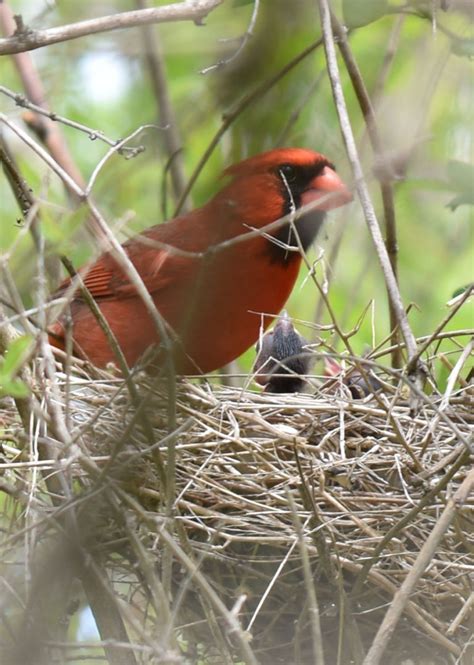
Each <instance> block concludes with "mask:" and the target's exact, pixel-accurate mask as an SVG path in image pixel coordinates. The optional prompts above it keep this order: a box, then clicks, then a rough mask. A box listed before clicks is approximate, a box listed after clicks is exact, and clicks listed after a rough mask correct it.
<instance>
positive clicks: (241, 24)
mask: <svg viewBox="0 0 474 665" xmlns="http://www.w3.org/2000/svg"><path fill="white" fill-rule="evenodd" d="M10 4H11V6H12V9H13V11H14V12H15V13H21V14H22V15H23V19H24V22H25V23H26V24H27V25H29V26H30V27H32V28H46V27H50V26H56V25H62V24H67V23H71V22H75V21H79V20H83V19H85V18H93V17H98V16H102V15H106V14H113V13H115V12H118V11H126V10H131V9H136V8H137V3H135V2H134V1H133V0H89V1H84V2H80V3H79V2H71V1H70V2H57V3H55V2H49V1H48V2H47V1H46V0H12V2H11V3H10ZM150 4H151V3H150ZM152 4H153V5H155V6H159V5H165V4H168V3H167V2H156V1H155V2H153V3H152ZM402 4H403V5H406V3H401V2H396V1H394V2H391V3H386V2H384V1H383V0H380V1H378V2H376V3H374V2H373V0H371V1H366V0H360V1H357V2H356V1H352V2H350V1H349V2H348V1H346V2H344V3H342V5H341V3H340V2H337V3H333V7H334V9H335V11H336V13H337V15H338V16H339V18H340V19H341V20H343V21H345V23H346V24H347V25H349V27H352V32H351V34H350V44H351V47H352V49H353V53H354V56H355V58H356V60H357V62H358V65H359V67H360V70H361V72H362V76H363V78H364V81H365V83H366V86H367V88H368V90H369V93H370V94H371V95H372V98H373V101H374V104H375V107H376V113H377V119H378V123H379V129H380V133H381V136H382V139H383V142H384V145H385V147H386V150H387V152H388V154H389V156H390V159H391V158H392V157H393V159H394V163H395V164H396V165H400V164H401V171H402V172H403V173H402V177H401V178H400V179H398V180H395V181H394V182H393V187H394V193H395V204H396V219H397V230H398V238H399V275H400V286H401V292H402V296H403V299H404V302H405V304H406V305H408V304H410V303H413V304H414V305H415V307H414V308H413V309H412V310H411V313H410V322H411V325H412V327H413V331H414V333H415V335H417V336H421V335H428V334H430V333H431V332H432V331H433V330H434V328H435V327H436V325H437V324H438V323H439V321H441V320H442V319H443V317H444V316H446V314H447V313H448V311H449V310H448V308H447V306H446V302H447V301H448V300H449V299H450V298H451V297H452V296H453V293H454V292H455V291H456V290H457V289H459V288H460V287H463V286H465V285H466V284H468V283H470V282H471V281H472V280H473V272H474V249H473V207H472V205H471V204H472V190H473V188H474V182H473V177H472V176H473V172H474V171H473V168H472V166H469V165H472V163H473V131H474V125H473V118H474V115H473V111H474V86H473V73H472V68H473V63H472V53H473V52H474V49H473V43H474V42H473V34H474V31H473V24H472V12H473V9H472V3H471V2H465V1H463V0H458V1H456V0H453V1H452V2H448V3H445V2H444V3H440V2H437V3H434V5H435V6H436V7H437V12H436V14H435V16H434V18H429V17H425V18H422V17H420V16H413V15H410V13H413V12H423V11H425V10H426V9H428V10H430V9H431V8H432V7H433V3H432V2H431V0H430V1H429V2H420V0H413V1H412V2H409V3H408V5H407V6H408V10H407V11H408V12H409V13H405V14H401V13H400V11H399V7H400V6H401V5H402ZM443 7H448V8H449V11H447V12H446V11H443ZM253 9H254V5H253V2H248V1H247V0H226V1H225V2H223V3H222V5H221V6H220V7H219V8H217V9H216V10H215V11H213V12H212V13H211V14H210V15H209V17H208V18H207V20H206V21H205V25H202V26H196V25H194V24H193V23H189V22H183V23H170V24H162V25H159V26H154V27H153V28H152V30H153V33H154V35H155V38H156V39H157V40H159V42H160V47H161V50H162V52H163V55H164V61H165V66H166V73H167V83H168V89H169V95H170V98H171V102H172V106H173V111H174V117H175V122H176V125H177V127H178V128H179V132H180V135H181V139H182V146H183V151H182V155H183V158H184V167H185V172H186V176H187V177H189V176H190V175H191V174H192V172H193V169H194V167H195V166H196V164H197V163H198V161H199V159H200V157H201V156H202V154H203V152H204V151H205V149H206V148H207V146H208V144H209V141H210V140H211V138H212V137H213V135H214V134H215V132H216V131H217V130H218V128H219V127H220V125H221V122H222V117H223V115H224V114H226V113H228V112H231V111H232V110H233V109H234V108H235V107H236V106H237V105H238V104H239V102H240V101H241V100H242V99H243V98H244V97H245V96H246V95H247V94H249V93H250V92H252V91H253V90H255V89H256V88H257V87H258V86H260V85H262V83H263V82H264V81H265V80H267V79H270V78H271V77H272V76H273V75H274V74H276V73H277V72H278V71H279V70H280V69H281V68H282V67H283V66H285V65H286V64H287V63H288V62H289V61H291V59H292V58H294V57H295V56H297V55H298V54H299V53H300V52H302V51H303V50H304V49H305V48H306V47H307V46H308V45H310V44H311V43H313V42H314V41H315V40H316V39H318V38H319V36H320V26H319V16H318V11H317V2H315V1H314V0H292V1H291V2H288V1H287V0H262V2H261V3H260V10H259V13H258V16H257V21H256V26H255V31H254V35H253V36H252V37H251V38H249V39H248V41H247V43H246V44H245V46H244V48H243V49H242V52H241V53H240V54H239V56H238V57H237V58H235V59H234V60H232V61H231V62H229V63H228V64H227V65H225V66H222V67H218V68H215V69H212V70H211V71H208V72H207V73H205V74H203V73H201V70H203V69H205V68H208V67H210V66H212V65H213V64H215V63H218V62H219V61H220V60H222V59H225V58H228V57H231V56H232V54H233V53H235V51H236V50H237V48H238V46H239V41H238V40H239V39H240V38H241V37H242V36H243V35H244V34H245V32H246V30H247V27H248V25H249V21H250V18H251V15H252V11H253ZM359 24H362V25H359ZM391 51H393V58H392V57H391V56H390V52H391ZM31 57H32V58H33V60H34V63H35V65H36V67H37V68H38V71H39V73H40V76H41V79H42V81H43V84H44V86H45V91H46V99H47V101H48V103H49V106H50V108H51V109H52V110H54V111H55V112H56V113H58V114H61V115H63V116H66V117H68V118H70V119H73V120H75V121H78V122H82V123H84V124H85V125H88V126H89V127H91V128H93V129H94V130H97V131H101V132H103V133H104V134H106V135H107V136H108V137H110V138H113V139H118V138H123V137H125V136H127V135H128V134H129V133H131V132H132V131H134V130H135V129H136V128H137V127H139V126H140V125H142V124H148V123H156V124H158V125H159V124H160V122H161V119H160V113H159V109H158V106H157V101H156V99H155V97H154V94H153V91H152V87H151V85H150V76H149V69H148V65H147V62H146V54H145V48H144V39H143V33H142V31H141V29H140V28H133V29H128V30H123V31H116V32H111V33H104V34H99V35H95V36H90V37H86V38H81V39H78V40H75V41H71V42H66V43H62V44H56V45H53V46H49V47H47V48H43V49H40V50H37V51H33V52H31ZM0 67H1V72H0V78H1V83H2V84H3V85H4V86H7V87H8V88H10V89H12V90H14V91H18V92H22V85H21V82H20V80H19V78H18V76H17V74H16V72H15V68H14V65H13V63H12V62H11V60H10V59H9V58H8V57H4V58H2V59H1V61H0ZM340 68H341V76H342V81H343V86H344V92H345V95H346V100H347V103H348V107H349V113H350V118H351V122H352V127H353V131H354V134H355V136H356V138H357V141H358V145H359V147H360V150H361V156H362V160H363V166H364V171H365V175H366V177H367V180H368V182H369V184H370V189H371V193H372V195H373V201H374V204H375V207H376V210H377V212H378V213H380V216H379V219H380V221H381V223H382V219H383V215H382V214H381V210H382V208H381V200H380V187H379V184H378V181H377V180H376V178H375V176H374V158H373V153H372V151H371V149H370V146H369V144H368V141H367V136H366V132H365V125H364V120H363V118H362V116H361V113H360V110H359V107H358V104H357V101H356V99H355V95H354V92H353V89H352V87H351V84H350V81H349V79H348V76H347V73H346V72H345V69H344V65H343V63H342V62H341V61H340ZM0 108H1V110H2V111H3V112H4V113H6V114H7V115H8V116H9V117H10V119H11V120H12V121H15V122H17V123H20V124H21V123H22V114H23V113H24V111H23V110H22V109H20V108H18V107H16V106H15V104H14V102H12V101H11V100H9V99H8V98H6V97H4V96H3V95H0ZM62 129H63V131H64V134H65V136H66V137H67V142H68V145H69V148H70V151H71V153H72V155H73V157H74V159H75V161H76V163H77V165H78V166H79V168H80V170H81V172H82V174H83V175H84V177H85V179H87V178H89V177H90V175H91V173H92V171H93V169H94V168H95V166H96V165H97V163H98V162H99V160H100V159H101V158H102V156H103V155H104V154H105V153H106V151H107V149H108V147H107V146H106V145H105V144H104V143H102V142H100V141H98V140H90V138H89V137H88V136H87V135H86V134H84V133H81V132H79V131H77V130H74V129H70V128H67V127H64V128H62ZM165 131H166V130H149V131H147V132H146V133H145V134H143V135H142V136H141V137H139V139H138V140H137V141H135V142H134V143H135V144H143V145H145V146H146V150H145V152H143V153H141V154H140V155H138V156H137V157H136V158H134V159H130V160H126V159H124V158H123V157H121V156H118V155H115V156H113V157H112V158H111V159H110V160H109V161H108V163H107V165H106V167H105V168H104V169H103V171H102V172H101V174H100V176H99V178H98V180H97V183H96V185H95V187H94V192H93V195H94V199H95V201H96V202H97V204H98V206H99V208H100V210H101V211H102V212H103V214H104V216H105V217H106V219H107V220H108V222H109V223H110V225H111V226H112V227H113V228H116V227H121V229H120V230H117V234H118V237H119V238H121V239H124V238H125V237H126V236H127V235H129V234H130V233H131V232H133V231H137V230H140V229H142V228H144V227H147V226H151V225H152V224H155V223H157V222H159V221H161V220H162V219H163V217H164V215H166V216H171V215H172V212H173V209H174V207H175V201H174V200H173V194H172V189H171V187H170V184H169V178H167V177H166V174H165V172H164V167H165V164H166V162H167V159H168V155H167V154H166V149H165V143H164V138H163V135H164V132H165ZM4 136H5V138H6V139H7V141H8V143H9V146H10V148H11V150H12V152H13V153H14V155H15V157H16V158H17V160H18V162H19V165H20V167H21V170H22V172H23V174H24V176H25V177H26V179H27V181H28V183H29V185H30V186H31V187H32V189H33V191H34V193H35V195H36V196H38V197H39V198H40V199H41V201H42V202H43V206H42V211H43V219H44V231H45V234H46V236H47V238H48V239H49V241H50V243H51V245H52V247H53V248H54V249H55V250H56V251H58V252H63V253H66V254H67V255H68V256H69V257H70V258H71V259H72V260H73V262H74V263H75V264H76V265H77V266H79V265H80V264H82V263H83V262H84V261H86V260H87V258H88V257H89V256H90V255H91V253H92V252H93V251H94V243H93V242H91V241H90V240H89V239H88V238H87V237H86V235H85V234H84V233H81V226H82V224H83V222H84V215H83V213H77V212H75V211H74V210H73V208H72V206H71V205H70V203H68V200H67V197H66V195H65V192H64V189H63V187H62V185H61V183H60V182H59V180H58V179H57V178H56V176H54V175H53V174H51V173H48V171H47V169H45V167H44V165H43V164H42V163H41V162H40V161H39V159H38V158H37V157H36V156H35V155H34V154H32V152H31V150H30V149H28V147H26V146H25V145H23V144H22V143H21V142H20V141H19V140H18V139H17V138H15V137H13V136H12V135H11V134H10V133H9V132H8V131H6V132H5V134H4ZM277 145H287V146H303V147H308V148H313V149H316V150H318V151H320V152H322V153H324V154H326V155H327V156H328V157H329V158H330V159H331V160H332V161H333V162H334V163H335V164H336V166H337V168H338V170H339V172H340V173H342V175H343V177H344V178H345V179H346V181H348V182H351V175H350V169H349V165H348V162H347V158H346V156H345V151H344V147H343V144H342V140H341V134H340V131H339V125H338V120H337V115H336V111H335V108H334V104H333V99H332V94H331V89H330V85H329V81H328V77H327V74H326V69H325V58H324V51H323V49H322V48H319V49H318V50H316V51H314V52H313V53H312V54H310V55H309V56H308V57H306V58H305V59H304V60H303V61H302V62H301V63H300V64H298V65H297V66H296V67H294V68H293V69H292V70H291V71H290V72H289V73H288V74H287V75H286V76H285V77H283V78H282V79H281V80H280V81H279V82H278V83H277V84H276V85H274V86H273V87H271V88H270V89H269V90H268V91H267V92H266V93H265V94H264V95H262V96H260V97H259V98H258V99H257V100H256V101H254V102H253V103H252V104H250V105H249V106H248V107H247V108H246V110H245V111H244V112H243V113H242V114H241V115H239V116H238V117H237V118H236V120H235V122H234V123H233V124H232V125H231V127H230V128H229V129H228V130H227V131H226V132H225V134H224V135H223V137H222V139H221V140H220V142H219V144H218V146H217V148H216V150H215V151H214V152H213V154H212V157H211V159H210V160H209V162H208V163H207V164H206V166H205V169H204V170H203V172H202V174H201V175H200V177H199V179H198V181H197V183H196V185H195V186H194V188H193V190H192V193H191V198H192V205H193V206H197V205H200V204H202V203H203V202H204V201H206V200H207V199H208V198H209V197H210V196H212V195H213V193H215V192H216V191H217V189H218V188H219V187H220V181H219V175H220V173H221V171H222V169H223V168H224V167H225V166H226V165H228V164H230V163H232V162H234V161H237V160H239V159H241V158H244V157H246V156H248V155H251V154H255V153H257V152H261V151H263V150H267V149H271V148H273V147H275V146H277ZM390 163H391V162H390ZM165 189H166V191H167V197H166V205H165V201H164V199H163V191H164V190H165ZM458 195H459V196H460V201H461V205H459V206H458V207H456V209H455V210H454V211H453V210H451V209H450V208H448V207H447V204H448V203H449V202H450V201H452V200H453V198H454V197H456V196H458ZM469 201H470V202H471V204H470V203H469ZM0 206H1V207H0V214H1V216H0V250H2V251H3V252H9V249H10V247H11V244H12V243H13V242H14V241H15V239H16V238H17V236H18V233H19V223H18V219H19V218H20V217H21V215H20V213H19V211H18V208H17V205H16V203H15V200H14V198H13V196H12V194H11V192H10V189H9V186H8V183H7V182H6V180H5V178H4V177H3V174H2V175H1V176H0ZM164 207H166V211H167V212H166V213H164V212H163V208H164ZM20 226H21V223H20ZM338 238H340V247H339V248H338V251H337V252H336V253H334V251H333V248H334V243H336V242H338ZM321 250H324V255H323V258H322V259H321V260H320V261H319V262H318V268H317V275H318V278H319V279H320V281H321V282H323V281H324V280H325V279H326V278H329V279H330V285H329V298H330V302H331V305H332V307H333V309H334V311H335V313H336V316H337V318H338V321H339V322H340V324H341V325H342V327H343V328H344V330H349V329H350V328H351V327H352V326H353V325H354V324H355V323H356V322H357V321H358V319H359V318H360V316H361V315H362V313H363V312H364V310H365V309H366V308H367V306H368V305H369V303H372V305H371V307H370V308H369V310H368V313H367V314H366V316H365V317H364V319H363V323H362V326H361V329H360V331H359V332H358V333H357V335H356V336H355V338H354V339H353V346H354V350H355V351H356V352H359V353H361V352H363V351H364V349H365V348H366V346H374V345H375V344H376V343H378V342H380V341H381V340H382V339H384V338H385V337H386V336H387V334H388V332H389V326H388V313H387V299H386V294H385V287H384V281H383V277H382V273H381V270H380V267H379V265H378V261H377V257H376V255H375V251H374V248H373V245H372V241H371V239H370V237H369V234H368V231H367V228H366V225H365V221H364V219H363V215H362V213H361V208H360V205H359V203H358V202H357V201H355V202H354V203H353V204H351V205H350V206H347V207H344V208H342V209H341V210H337V211H335V212H333V213H332V214H331V215H330V219H329V220H328V222H327V224H326V226H325V229H324V233H323V234H322V235H321V236H320V237H319V239H318V243H317V246H316V247H315V251H314V252H313V253H312V255H311V256H312V258H314V259H315V258H316V257H317V256H319V255H320V254H321ZM32 251H33V250H32V246H31V243H30V241H29V240H28V238H27V237H25V238H24V239H23V240H22V241H21V242H20V243H19V244H17V245H16V246H15V249H14V251H13V252H12V254H11V256H9V264H10V267H11V270H12V271H13V274H14V275H15V278H16V279H17V283H18V286H19V288H20V290H21V294H22V296H23V298H24V300H25V304H26V305H30V304H31V303H32V301H33V298H32V296H33V294H32V284H33V283H34V282H32V278H33V276H34V261H33V260H32ZM306 272H307V271H306V270H305V269H304V270H303V272H302V275H301V279H300V281H299V284H298V286H297V287H296V288H295V290H294V292H293V295H292V297H291V300H290V301H289V303H288V311H289V313H290V315H292V316H293V317H295V318H296V319H298V320H305V321H308V322H313V321H314V320H315V315H316V313H317V312H318V301H319V296H318V293H317V290H316V288H315V286H314V284H313V283H312V282H311V280H308V279H305V277H306ZM51 286H53V285H51ZM319 314H320V315H321V317H322V318H320V319H319V320H320V322H322V323H327V322H328V320H329V319H328V315H327V313H326V312H325V311H324V308H323V309H322V310H321V311H320V312H319ZM473 318H474V317H473V310H472V306H469V305H468V306H465V307H463V308H462V310H461V311H460V312H458V313H457V314H456V315H455V317H454V318H453V319H452V321H451V322H450V324H449V329H452V330H455V329H456V330H457V329H463V328H470V327H472V326H473V324H474V320H473ZM299 327H300V330H301V332H303V334H305V335H306V336H308V337H311V335H312V332H311V330H309V329H308V328H306V327H305V326H304V325H303V324H301V325H299ZM338 348H339V349H340V350H342V345H339V347H338ZM253 356H254V353H253V351H250V352H248V353H247V354H246V358H245V359H244V361H243V364H242V367H243V368H244V369H248V367H249V363H250V362H251V360H252V359H253Z"/></svg>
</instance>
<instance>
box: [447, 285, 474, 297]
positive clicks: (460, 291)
mask: <svg viewBox="0 0 474 665" xmlns="http://www.w3.org/2000/svg"><path fill="white" fill-rule="evenodd" d="M472 288H474V284H466V285H465V286H460V287H459V288H458V289H456V291H455V292H454V293H453V295H452V296H451V299H452V298H457V297H458V296H460V295H462V294H463V293H465V292H466V291H467V290H468V289H472Z"/></svg>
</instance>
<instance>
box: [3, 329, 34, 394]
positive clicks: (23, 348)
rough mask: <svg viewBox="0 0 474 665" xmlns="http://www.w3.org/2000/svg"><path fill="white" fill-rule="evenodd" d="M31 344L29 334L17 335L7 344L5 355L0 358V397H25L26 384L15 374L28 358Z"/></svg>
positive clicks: (27, 391)
mask: <svg viewBox="0 0 474 665" xmlns="http://www.w3.org/2000/svg"><path fill="white" fill-rule="evenodd" d="M32 345H33V339H32V337H31V336H30V335H22V336H21V337H17V338H16V339H14V340H13V341H12V342H11V343H10V344H9V346H8V349H7V352H6V354H5V357H4V358H0V397H4V396H5V395H10V396H11V397H27V395H28V393H29V390H28V386H27V385H26V384H25V383H24V382H23V381H21V379H18V378H16V375H17V374H18V371H19V370H20V369H21V367H22V366H23V365H24V363H25V362H26V360H27V359H28V356H29V354H30V352H31V347H32Z"/></svg>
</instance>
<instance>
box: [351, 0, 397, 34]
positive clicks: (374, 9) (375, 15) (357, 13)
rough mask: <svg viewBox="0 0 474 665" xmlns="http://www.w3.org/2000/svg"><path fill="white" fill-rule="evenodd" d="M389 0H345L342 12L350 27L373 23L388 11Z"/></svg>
mask: <svg viewBox="0 0 474 665" xmlns="http://www.w3.org/2000/svg"><path fill="white" fill-rule="evenodd" d="M387 9H388V0H343V2H342V13H343V16H344V24H345V25H346V26H347V27H348V28H359V27H360V26H362V25H367V24H368V23H373V22H374V21H377V19H379V18H382V16H384V15H385V14H386V13H387Z"/></svg>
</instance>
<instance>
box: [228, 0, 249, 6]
mask: <svg viewBox="0 0 474 665" xmlns="http://www.w3.org/2000/svg"><path fill="white" fill-rule="evenodd" d="M253 3H254V0H234V2H233V5H232V7H244V6H245V5H253Z"/></svg>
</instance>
